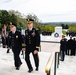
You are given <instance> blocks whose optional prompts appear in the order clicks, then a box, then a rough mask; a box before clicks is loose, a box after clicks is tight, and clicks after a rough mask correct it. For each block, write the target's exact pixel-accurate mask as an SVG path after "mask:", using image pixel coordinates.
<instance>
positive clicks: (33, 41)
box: [25, 19, 40, 73]
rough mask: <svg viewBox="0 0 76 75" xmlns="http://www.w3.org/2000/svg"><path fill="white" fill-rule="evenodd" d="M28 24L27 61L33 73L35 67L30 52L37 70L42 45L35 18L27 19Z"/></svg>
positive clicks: (26, 34) (26, 32)
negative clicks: (35, 26)
mask: <svg viewBox="0 0 76 75" xmlns="http://www.w3.org/2000/svg"><path fill="white" fill-rule="evenodd" d="M26 21H27V24H28V29H27V30H26V31H25V45H26V46H25V61H26V64H27V66H28V69H29V70H28V72H29V73H31V72H32V71H33V67H32V64H31V61H30V53H32V55H33V58H34V62H35V67H36V69H35V70H36V71H38V69H39V56H38V51H39V46H40V34H39V32H38V30H36V29H35V28H34V20H33V19H26Z"/></svg>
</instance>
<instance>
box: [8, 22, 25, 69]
mask: <svg viewBox="0 0 76 75" xmlns="http://www.w3.org/2000/svg"><path fill="white" fill-rule="evenodd" d="M10 29H11V31H10V32H9V35H8V39H9V41H8V48H10V47H11V46H12V51H13V55H14V64H15V67H16V70H19V68H20V66H21V64H22V62H21V60H20V57H19V54H20V51H21V49H22V48H23V47H24V44H23V39H22V36H21V33H20V32H19V31H17V30H16V25H15V24H13V23H12V24H11V25H10Z"/></svg>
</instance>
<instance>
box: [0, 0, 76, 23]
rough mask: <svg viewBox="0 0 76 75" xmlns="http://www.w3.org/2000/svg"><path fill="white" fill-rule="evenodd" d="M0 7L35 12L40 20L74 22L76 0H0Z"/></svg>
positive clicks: (75, 17) (26, 12)
mask: <svg viewBox="0 0 76 75" xmlns="http://www.w3.org/2000/svg"><path fill="white" fill-rule="evenodd" d="M0 9H1V10H2V9H5V10H16V11H19V12H20V13H22V14H25V15H28V14H35V15H36V16H37V17H38V19H39V20H40V21H41V22H76V0H0Z"/></svg>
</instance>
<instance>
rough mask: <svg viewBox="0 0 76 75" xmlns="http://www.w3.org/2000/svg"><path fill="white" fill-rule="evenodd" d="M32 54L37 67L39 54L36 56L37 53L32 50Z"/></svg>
mask: <svg viewBox="0 0 76 75" xmlns="http://www.w3.org/2000/svg"><path fill="white" fill-rule="evenodd" d="M32 54H33V58H34V62H35V66H36V67H37V68H38V67H39V56H38V54H34V53H33V52H32Z"/></svg>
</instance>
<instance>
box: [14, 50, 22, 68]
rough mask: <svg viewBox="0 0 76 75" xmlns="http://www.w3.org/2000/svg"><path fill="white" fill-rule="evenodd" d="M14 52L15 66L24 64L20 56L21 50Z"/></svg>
mask: <svg viewBox="0 0 76 75" xmlns="http://www.w3.org/2000/svg"><path fill="white" fill-rule="evenodd" d="M13 54H14V64H15V67H19V66H20V65H21V64H22V62H21V59H20V57H19V54H20V50H18V51H17V50H16V51H13Z"/></svg>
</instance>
